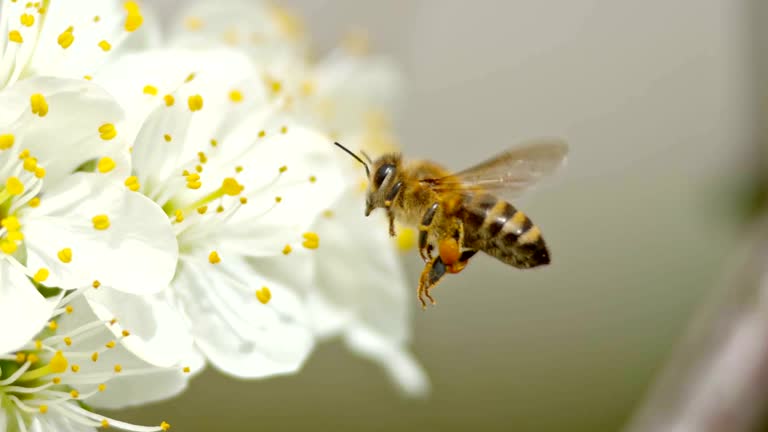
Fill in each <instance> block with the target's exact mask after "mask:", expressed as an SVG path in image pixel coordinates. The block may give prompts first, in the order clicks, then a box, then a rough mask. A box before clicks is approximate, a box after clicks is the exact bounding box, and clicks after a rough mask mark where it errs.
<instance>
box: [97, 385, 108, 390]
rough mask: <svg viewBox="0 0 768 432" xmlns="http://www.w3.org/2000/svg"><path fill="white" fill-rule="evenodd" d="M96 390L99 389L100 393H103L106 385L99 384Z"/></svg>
mask: <svg viewBox="0 0 768 432" xmlns="http://www.w3.org/2000/svg"><path fill="white" fill-rule="evenodd" d="M98 389H99V391H100V392H103V391H104V390H106V389H107V385H106V384H99V387H98Z"/></svg>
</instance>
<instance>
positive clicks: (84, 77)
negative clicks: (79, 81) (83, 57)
mask: <svg viewBox="0 0 768 432" xmlns="http://www.w3.org/2000/svg"><path fill="white" fill-rule="evenodd" d="M83 79H84V80H86V81H90V80H92V79H93V77H92V76H90V75H83Z"/></svg>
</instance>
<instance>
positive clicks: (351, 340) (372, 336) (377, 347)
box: [345, 326, 430, 397]
mask: <svg viewBox="0 0 768 432" xmlns="http://www.w3.org/2000/svg"><path fill="white" fill-rule="evenodd" d="M345 340H346V342H347V345H348V346H349V347H350V349H352V350H353V351H355V352H357V353H358V354H360V355H362V356H364V357H368V358H370V359H371V360H373V361H374V362H376V363H378V364H379V365H381V366H382V367H383V368H384V369H385V370H386V372H387V374H388V375H389V377H390V379H391V380H392V381H393V382H394V383H395V384H396V385H398V387H399V388H400V390H402V391H403V392H404V393H405V394H407V395H408V396H411V397H425V396H427V394H428V393H429V387H430V385H429V378H428V377H427V373H426V371H425V370H424V368H423V367H422V366H421V365H420V364H419V363H418V362H417V361H416V359H415V358H414V357H413V355H412V354H411V353H409V352H407V351H406V350H405V348H403V347H402V346H400V345H398V344H393V343H392V342H391V341H390V340H387V339H385V338H382V337H381V335H379V334H378V333H377V332H375V331H371V329H368V328H365V327H363V326H357V327H353V328H351V329H350V330H349V331H348V332H347V337H346V339H345Z"/></svg>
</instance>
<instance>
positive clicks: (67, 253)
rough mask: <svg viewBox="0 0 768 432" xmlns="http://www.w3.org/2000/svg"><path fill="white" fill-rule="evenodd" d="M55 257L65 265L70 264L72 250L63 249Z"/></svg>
mask: <svg viewBox="0 0 768 432" xmlns="http://www.w3.org/2000/svg"><path fill="white" fill-rule="evenodd" d="M56 255H57V256H58V257H59V260H61V262H63V263H65V264H68V263H70V262H72V249H70V248H64V249H62V250H60V251H59V252H58V253H57V254H56Z"/></svg>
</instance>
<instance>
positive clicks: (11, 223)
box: [0, 216, 21, 231]
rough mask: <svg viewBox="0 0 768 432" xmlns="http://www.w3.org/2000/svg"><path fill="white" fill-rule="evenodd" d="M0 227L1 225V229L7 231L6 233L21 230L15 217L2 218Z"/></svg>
mask: <svg viewBox="0 0 768 432" xmlns="http://www.w3.org/2000/svg"><path fill="white" fill-rule="evenodd" d="M0 225H2V226H3V228H5V229H7V230H8V231H18V230H19V229H20V228H21V224H20V223H19V220H18V219H17V218H16V216H8V217H7V218H3V220H2V221H0Z"/></svg>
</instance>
